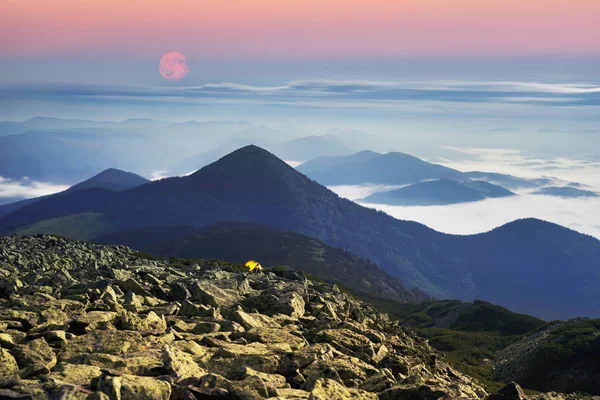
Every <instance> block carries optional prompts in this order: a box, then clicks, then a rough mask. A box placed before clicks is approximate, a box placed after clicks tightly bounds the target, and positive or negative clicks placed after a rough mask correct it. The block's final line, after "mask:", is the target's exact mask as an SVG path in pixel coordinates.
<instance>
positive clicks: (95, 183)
mask: <svg viewBox="0 0 600 400" xmlns="http://www.w3.org/2000/svg"><path fill="white" fill-rule="evenodd" d="M148 182H150V181H149V180H148V179H146V178H144V177H142V176H140V175H137V174H134V173H133V172H127V171H122V170H120V169H116V168H108V169H105V170H104V171H102V172H100V173H99V174H97V175H94V176H92V177H91V178H90V179H88V180H85V181H83V182H80V183H78V184H76V185H74V186H71V187H70V188H69V189H68V190H67V191H68V192H73V191H76V190H82V189H88V188H92V187H101V188H105V189H110V190H115V191H120V190H125V189H131V188H133V187H136V186H140V185H143V184H144V183H148Z"/></svg>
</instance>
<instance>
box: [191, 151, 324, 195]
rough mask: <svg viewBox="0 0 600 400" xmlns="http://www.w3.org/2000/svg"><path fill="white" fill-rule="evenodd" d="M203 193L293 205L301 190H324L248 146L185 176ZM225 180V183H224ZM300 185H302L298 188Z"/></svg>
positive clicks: (283, 164)
mask: <svg viewBox="0 0 600 400" xmlns="http://www.w3.org/2000/svg"><path fill="white" fill-rule="evenodd" d="M189 179H190V180H192V181H193V182H194V185H195V186H197V187H202V191H203V192H204V193H210V194H211V196H213V197H215V198H217V199H219V200H220V201H222V202H226V203H233V204H237V203H240V202H241V203H246V204H248V203H263V204H264V203H267V202H270V203H278V204H286V205H293V204H294V203H295V198H296V196H301V195H302V193H301V191H302V190H304V189H307V190H317V191H319V192H321V191H327V189H325V188H323V187H321V186H319V185H317V184H313V185H312V186H311V185H308V183H309V182H310V180H309V179H308V178H306V177H305V176H304V175H302V174H301V173H299V172H298V171H296V170H295V169H294V168H292V167H291V166H289V165H288V164H287V163H286V162H285V161H283V160H281V159H279V158H277V157H276V156H275V155H273V154H271V153H269V152H268V151H266V150H264V149H262V148H260V147H258V146H255V145H249V146H245V147H242V148H240V149H238V150H236V151H234V152H233V153H230V154H228V155H226V156H225V157H223V158H221V159H219V160H218V161H216V162H214V163H212V164H210V165H207V166H206V167H204V168H202V169H200V170H199V171H197V172H195V173H194V174H193V175H191V176H190V177H189ZM224 183H226V184H224ZM300 188H303V189H302V190H301V189H300Z"/></svg>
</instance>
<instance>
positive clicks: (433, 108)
mask: <svg viewBox="0 0 600 400" xmlns="http://www.w3.org/2000/svg"><path fill="white" fill-rule="evenodd" d="M599 15H600V0H277V1H275V0H216V1H215V0H206V1H205V0H202V1H200V0H144V1H140V0H52V1H48V0H0V91H3V93H0V94H4V96H0V97H4V98H5V101H3V100H2V99H0V118H1V119H26V118H29V117H32V116H35V115H53V116H59V117H68V118H78V117H90V118H100V119H119V118H127V117H147V116H155V115H156V113H157V112H160V113H161V114H162V115H164V118H165V119H169V118H174V119H177V120H179V119H194V118H216V117H218V118H233V119H238V118H249V117H257V118H258V117H260V118H261V121H262V122H265V123H268V122H270V120H271V118H273V117H278V118H279V119H281V118H284V117H286V118H287V117H290V118H292V119H295V120H307V119H309V118H317V117H318V118H321V117H327V118H332V119H334V120H344V121H347V122H348V123H353V122H354V121H353V120H354V119H356V118H358V117H361V118H363V117H364V118H368V119H370V120H371V121H377V122H379V121H383V120H384V119H386V118H389V117H390V116H392V115H393V116H394V117H395V118H396V119H402V120H405V119H406V118H407V117H415V118H417V119H422V118H423V116H424V115H425V116H427V121H431V120H432V119H433V118H436V117H444V118H446V117H447V118H452V119H454V120H456V118H459V117H460V118H461V119H462V120H463V121H468V124H473V122H472V121H475V120H480V121H482V124H483V123H484V122H486V120H492V122H490V123H489V124H490V125H493V126H496V125H497V124H499V125H500V126H505V125H512V123H508V122H506V121H505V120H506V119H508V118H511V119H514V120H516V121H517V122H518V123H519V124H524V123H525V122H527V123H529V125H530V126H531V127H534V125H535V126H536V127H540V128H545V127H548V126H549V124H550V125H552V126H554V125H557V124H558V126H560V127H561V129H567V128H569V127H570V125H571V124H577V127H579V128H582V129H583V128H596V127H597V125H598V120H599V119H600V116H599V115H600V114H599V113H598V109H599V108H600V89H598V88H599V87H600V24H599V23H598V22H597V19H598V16H599ZM171 51H178V52H181V53H183V54H184V55H185V56H186V58H187V60H188V65H189V68H190V73H189V74H188V75H187V76H186V77H185V78H184V79H182V80H181V81H178V82H167V81H165V80H164V79H163V78H162V77H161V76H160V74H159V73H158V62H159V60H160V59H161V57H162V56H163V55H164V54H166V53H168V52H171ZM298 81H305V82H306V81H309V82H316V81H328V82H329V83H327V84H326V85H324V86H323V83H317V85H321V86H320V87H312V86H311V85H312V84H310V85H297V82H298ZM365 81H369V82H372V84H367V85H364V84H363V83H364V82H365ZM448 81H461V82H464V84H462V83H459V84H456V83H452V84H451V85H450V86H451V87H449V86H448ZM498 82H504V83H506V82H508V83H511V82H512V83H514V84H510V85H508V87H507V86H506V85H503V86H502V87H500V86H498V85H497V83H498ZM230 83H233V84H234V85H231V84H230ZM528 83H535V84H537V83H539V84H542V86H528ZM235 84H241V85H248V86H250V87H238V86H235ZM93 85H97V86H93ZM206 85H216V86H206ZM219 85H221V86H219ZM544 85H550V86H544ZM561 85H567V86H566V87H568V88H569V89H568V90H567V91H566V92H565V91H564V90H563V86H561ZM134 86H135V87H134ZM325 86H326V87H325ZM273 87H274V88H279V89H277V90H275V91H273V90H269V88H273ZM282 88H283V89H282ZM549 88H550V89H549ZM179 89H181V90H179ZM499 89H500V90H499ZM157 106H158V107H160V108H157ZM283 110H285V112H284V111H283ZM337 112H339V113H338V114H335V113H337ZM355 117H356V118H355ZM550 120H552V122H551V123H550V122H549V121H550ZM524 121H525V122H524ZM528 121H529V122H528ZM540 121H541V122H540ZM486 123H487V122H486ZM442 125H443V126H448V124H447V123H443V124H442ZM465 125H467V123H465Z"/></svg>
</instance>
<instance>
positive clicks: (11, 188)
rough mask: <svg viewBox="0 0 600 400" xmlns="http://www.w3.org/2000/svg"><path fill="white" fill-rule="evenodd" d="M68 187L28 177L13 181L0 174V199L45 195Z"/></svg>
mask: <svg viewBox="0 0 600 400" xmlns="http://www.w3.org/2000/svg"><path fill="white" fill-rule="evenodd" d="M68 188H69V186H66V185H56V184H53V183H50V182H38V181H32V180H29V179H23V180H20V181H15V180H11V179H6V178H3V177H1V176H0V200H2V199H19V198H21V199H25V198H31V197H39V196H45V195H48V194H52V193H57V192H62V191H63V190H67V189H68Z"/></svg>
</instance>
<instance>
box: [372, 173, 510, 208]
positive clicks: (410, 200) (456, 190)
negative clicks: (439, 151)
mask: <svg viewBox="0 0 600 400" xmlns="http://www.w3.org/2000/svg"><path fill="white" fill-rule="evenodd" d="M507 196H514V193H513V192H511V191H509V190H506V189H504V188H503V187H501V186H497V185H494V184H491V183H488V182H484V181H466V182H458V181H453V180H450V179H440V180H436V181H426V182H419V183H415V184H413V185H409V186H406V187H403V188H400V189H396V190H390V191H386V192H379V193H374V194H372V195H370V196H367V197H365V198H364V199H361V200H360V201H361V202H364V203H375V204H388V205H401V206H432V205H447V204H457V203H466V202H471V201H479V200H483V199H487V198H497V197H507Z"/></svg>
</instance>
